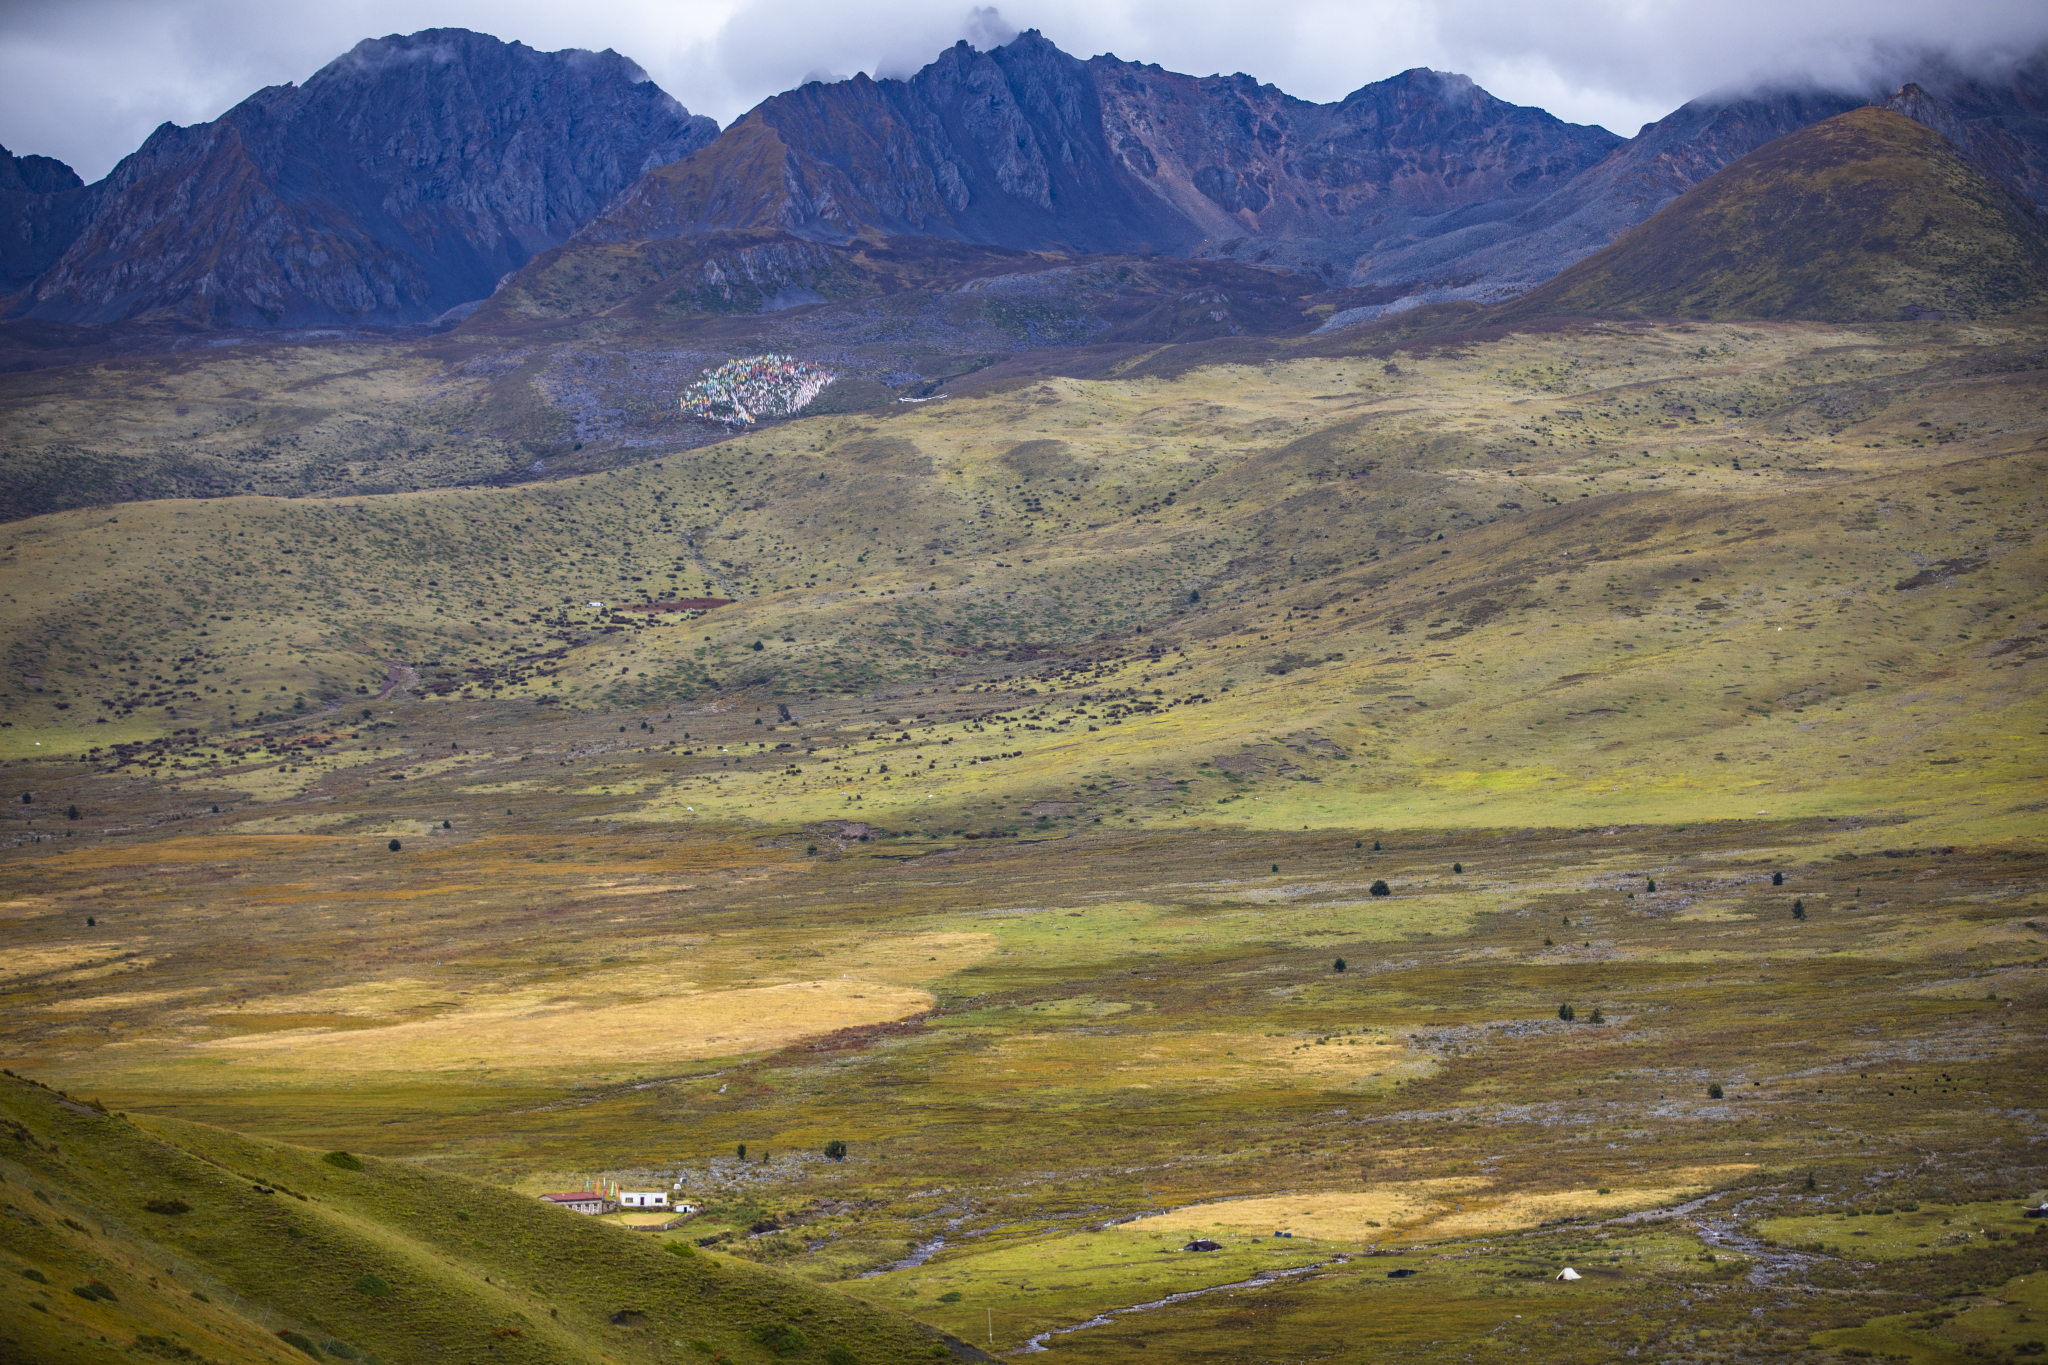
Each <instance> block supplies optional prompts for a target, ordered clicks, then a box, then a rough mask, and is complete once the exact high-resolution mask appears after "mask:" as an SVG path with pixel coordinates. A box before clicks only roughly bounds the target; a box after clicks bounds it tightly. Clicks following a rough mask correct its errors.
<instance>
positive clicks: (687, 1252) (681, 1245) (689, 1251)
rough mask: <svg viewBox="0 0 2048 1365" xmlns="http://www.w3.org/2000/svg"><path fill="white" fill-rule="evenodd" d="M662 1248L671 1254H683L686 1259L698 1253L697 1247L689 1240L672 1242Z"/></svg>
mask: <svg viewBox="0 0 2048 1365" xmlns="http://www.w3.org/2000/svg"><path fill="white" fill-rule="evenodd" d="M662 1250H663V1251H666V1252H667V1253H668V1254H669V1255H671V1256H681V1257H683V1258H684V1259H686V1260H687V1259H690V1258H692V1257H694V1256H696V1254H697V1248H695V1247H693V1246H691V1245H690V1244H689V1243H688V1242H670V1243H668V1244H667V1245H666V1246H664V1247H663V1248H662Z"/></svg>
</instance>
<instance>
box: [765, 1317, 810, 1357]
mask: <svg viewBox="0 0 2048 1365" xmlns="http://www.w3.org/2000/svg"><path fill="white" fill-rule="evenodd" d="M754 1340H756V1341H758V1342H760V1343H761V1344H762V1345H763V1346H766V1347H767V1348H768V1349H769V1350H770V1351H772V1352H773V1353H775V1354H776V1355H787V1354H788V1353H789V1352H791V1351H801V1350H802V1349H803V1348H804V1347H806V1346H808V1345H810V1338H808V1337H806V1336H805V1335H804V1334H803V1333H802V1332H799V1331H798V1330H797V1329H796V1328H795V1327H793V1326H791V1325H790V1324H789V1323H786V1322H764V1323H762V1324H761V1325H760V1326H759V1327H756V1328H755V1329H754Z"/></svg>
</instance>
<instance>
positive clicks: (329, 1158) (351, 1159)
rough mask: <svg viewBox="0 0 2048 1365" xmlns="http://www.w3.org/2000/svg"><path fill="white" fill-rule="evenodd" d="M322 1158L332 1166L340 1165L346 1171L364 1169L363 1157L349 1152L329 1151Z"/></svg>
mask: <svg viewBox="0 0 2048 1365" xmlns="http://www.w3.org/2000/svg"><path fill="white" fill-rule="evenodd" d="M320 1159H321V1160H322V1161H324V1162H326V1163H327V1164H328V1165H330V1166H339V1167H341V1169H342V1170H344V1171H360V1170H361V1169H363V1159H362V1158H361V1157H359V1156H350V1155H349V1154H348V1153H347V1152H329V1153H328V1154H327V1155H326V1156H323V1157H321V1158H320Z"/></svg>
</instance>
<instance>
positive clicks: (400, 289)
mask: <svg viewBox="0 0 2048 1365" xmlns="http://www.w3.org/2000/svg"><path fill="white" fill-rule="evenodd" d="M716 133H717V129H716V126H715V125H714V124H712V122H711V120H709V119H706V118H702V117H692V116H691V115H690V114H689V112H688V111H687V110H685V109H684V108H683V107H682V106H681V105H680V104H678V103H676V101H675V100H674V99H672V98H671V97H669V96H668V95H666V94H664V93H662V91H661V90H659V89H658V88H657V87H656V86H655V85H654V84H653V83H652V82H651V81H649V80H648V79H647V78H646V75H645V73H644V72H642V71H641V70H640V68H639V67H637V66H635V65H634V64H633V63H632V62H630V61H628V60H626V59H625V58H623V57H621V56H619V55H618V54H617V53H614V52H609V51H607V52H599V53H592V52H582V51H573V50H572V51H566V52H552V53H544V52H536V51H534V50H533V49H532V48H528V47H525V46H523V45H521V44H518V43H501V42H499V41H498V40H497V39H495V38H491V37H487V36H485V35H482V34H476V33H470V32H467V31H465V30H461V29H437V30H428V31H426V32H422V33H415V34H412V35H410V36H405V37H399V36H393V37H388V38H381V39H372V40H368V41H365V42H362V43H359V44H357V46H356V47H355V48H354V49H353V50H351V51H350V52H349V53H347V54H346V55H345V56H343V57H341V58H339V59H337V60H336V61H334V62H332V63H330V64H329V65H327V66H326V67H324V68H322V69H321V70H320V71H319V72H318V73H317V74H315V75H314V76H313V77H312V78H311V79H310V80H308V81H307V82H306V83H305V85H304V86H291V85H284V86H275V87H272V88H270V89H267V90H262V91H259V92H258V93H257V94H255V95H252V96H251V97H250V98H249V99H247V100H244V101H243V102H242V103H241V104H239V105H237V106H236V107H235V108H233V109H231V110H229V111H228V112H227V113H226V114H224V115H223V116H222V117H221V118H219V119H217V120H215V121H214V122H212V123H209V124H201V125H196V126H193V127H189V128H180V127H176V126H175V125H171V124H165V125H164V126H163V127H161V128H159V129H157V131H156V132H155V133H153V134H152V135H151V136H150V138H149V139H148V141H147V142H145V143H144V144H143V146H142V147H141V149H140V150H138V151H137V152H135V153H134V154H133V155H132V156H129V157H127V158H126V159H124V160H123V161H122V162H121V164H120V165H118V166H117V167H115V169H114V171H113V173H112V174H111V175H109V176H108V177H107V179H106V180H104V181H102V182H100V184H98V185H95V186H93V187H91V189H90V191H88V193H90V194H91V195H92V196H93V198H94V203H93V205H92V209H91V212H90V215H89V217H88V219H87V221H86V222H85V223H84V225H83V227H82V230H81V231H80V232H79V233H78V235H77V237H76V239H75V240H73V241H72V242H70V244H69V245H68V247H67V249H66V250H65V251H64V253H63V255H62V256H61V258H59V259H58V260H57V261H56V262H55V263H54V264H53V265H52V266H51V267H50V268H49V269H47V270H46V271H45V272H44V273H43V274H42V275H41V277H40V278H39V279H37V280H36V282H35V284H34V285H33V287H32V288H31V289H30V290H29V291H28V293H27V294H26V295H25V296H24V297H22V298H21V299H19V300H18V301H17V303H16V306H15V309H14V311H15V313H16V315H26V316H31V317H40V318H51V319H57V320H61V321H73V322H112V321H120V320H129V319H138V318H150V319H167V320H178V321H184V322H188V323H194V324H198V325H204V326H219V325H264V324H302V323H326V322H376V323H392V322H413V321H422V320H425V319H429V318H432V317H434V316H435V315H437V314H439V313H441V312H443V311H445V310H447V309H448V308H451V307H453V306H455V305H457V304H460V303H463V302H466V301H469V300H473V299H478V298H481V297H483V296H485V295H487V294H489V293H490V292H491V289H492V287H493V286H494V285H495V283H496V282H497V281H498V280H499V279H500V278H502V277H503V276H504V275H505V274H507V273H509V272H510V271H513V270H516V269H517V268H518V267H519V266H521V265H522V264H524V263H525V262H526V261H527V260H528V259H529V258H530V257H531V256H532V255H533V254H534V253H535V252H536V251H539V250H543V249H545V248H547V247H549V246H552V245H555V244H557V243H559V242H561V241H563V240H565V239H566V238H567V237H568V236H569V234H570V233H571V232H573V231H574V230H575V229H576V228H577V227H579V226H581V225H582V224H583V223H585V222H587V221H588V220H589V219H590V218H592V217H594V216H595V215H596V214H597V213H598V212H599V211H600V210H601V209H602V208H603V207H604V206H605V204H606V203H607V202H608V201H610V200H611V199H612V198H613V197H614V196H616V195H617V194H618V193H619V191H621V190H622V189H624V188H625V187H626V186H628V185H630V184H631V183H632V182H633V181H634V180H635V179H637V178H638V177H639V176H640V175H641V174H642V173H643V172H645V171H646V170H648V169H649V168H650V167H653V166H656V165H660V164H662V163H664V162H667V161H672V160H674V159H675V158H677V157H679V156H683V155H685V154H687V153H688V152H690V151H692V150H694V149H696V148H697V147H700V146H702V145H704V144H705V143H707V142H709V141H710V140H711V139H712V137H714V136H715V135H716Z"/></svg>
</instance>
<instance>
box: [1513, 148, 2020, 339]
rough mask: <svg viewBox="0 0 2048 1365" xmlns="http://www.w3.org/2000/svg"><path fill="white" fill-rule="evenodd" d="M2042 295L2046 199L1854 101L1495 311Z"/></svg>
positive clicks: (1962, 313) (1914, 314)
mask: <svg viewBox="0 0 2048 1365" xmlns="http://www.w3.org/2000/svg"><path fill="white" fill-rule="evenodd" d="M2044 298H2048V232H2044V230H2043V224H2042V219H2041V217H2040V216H2039V215H2038V213H2037V212H2036V211H2035V210H2034V209H2033V206H2032V205H2030V204H2028V203H2027V202H2026V201H2025V200H2023V199H2021V198H2019V197H2018V196H2017V195H2016V194H2013V193H2012V192H2010V191H2009V190H2007V189H2005V188H2004V187H2002V186H2000V185H1998V184H1995V183H1994V182H1992V181H1991V180H1990V179H1988V178H1987V177H1986V176H1985V175H1984V174H1983V173H1982V172H1981V171H1979V170H1978V169H1976V168H1975V167H1974V166H1972V165H1971V164H1970V163H1969V162H1968V161H1966V160H1965V159H1964V157H1963V156H1962V155H1961V154H1960V152H1959V150H1958V149H1957V148H1956V147H1955V145H1954V144H1952V143H1950V142H1949V141H1948V140H1947V139H1946V138H1944V137H1942V136H1941V134H1939V133H1937V132H1934V131H1933V130H1932V129H1929V128H1927V127H1924V126H1923V125H1921V124H1919V123H1917V122H1915V121H1913V120H1912V119H1909V118H1906V117H1905V116H1903V115H1901V114H1896V113H1892V112H1890V111H1888V110H1884V109H1856V110H1852V111H1850V112H1849V113H1846V114H1840V115H1837V116H1836V117H1834V118H1831V119H1829V120H1827V121H1826V122H1824V123H1819V124H1816V125H1814V126H1813V127H1811V128H1806V129H1803V130H1801V131H1799V132H1796V133H1791V134H1788V135H1787V136H1785V137H1782V138H1779V139H1778V140H1777V141H1775V142H1771V143H1769V144H1767V145H1765V146H1764V147H1762V148H1759V149H1758V150H1757V151H1754V152H1751V153H1750V154H1749V155H1748V156H1745V157H1743V158H1742V159H1741V160H1740V161H1737V162H1735V163H1734V164H1733V165H1731V166H1729V167H1727V168H1726V169H1724V170H1722V171H1720V172H1718V173H1717V174H1715V175H1714V176H1712V177H1710V178H1709V179H1707V180H1706V181H1704V182H1702V183H1701V184H1700V185H1699V186H1697V187H1696V188H1694V189H1692V190H1690V191H1688V192H1687V193H1685V194H1684V195H1681V196H1680V197H1679V198H1678V199H1676V200H1675V201H1673V202H1672V203H1671V204H1670V205H1668V206H1667V207H1665V208H1664V209H1662V210H1660V211H1659V212H1658V213H1657V214H1656V215H1655V216H1654V217H1652V218H1651V219H1650V220H1649V221H1648V222H1646V223H1644V224H1643V225H1642V226H1641V227H1639V228H1636V229H1635V230H1634V231H1632V232H1630V233H1629V234H1628V235H1627V236H1626V237H1624V238H1622V239H1621V240H1620V241H1619V242H1617V243H1615V244H1614V245H1613V246H1611V247H1609V248H1607V249H1606V250H1605V251H1602V252H1600V253H1599V254H1597V255H1594V256H1590V257H1588V258H1587V259H1586V260H1584V261H1581V262H1580V263H1579V264H1577V265H1575V266H1573V267H1572V268H1571V269H1569V270H1567V271H1565V272H1564V273H1563V274H1561V275H1559V276H1558V277H1557V278H1556V279H1554V280H1552V281H1551V282H1550V283H1548V284H1546V285H1544V286H1542V287H1541V288H1539V289H1537V290H1535V291H1533V292H1531V293H1529V294H1528V295H1526V296H1524V297H1523V298H1521V299H1520V300H1518V301H1516V302H1515V303H1512V304H1510V305H1508V306H1507V307H1505V308H1502V309H1499V310H1497V311H1496V312H1495V313H1493V314H1492V315H1491V320H1492V321H1494V322H1498V323H1513V322H1518V321H1522V320H1526V319H1531V318H1540V317H1549V316H1557V315H1564V316H1594V317H1684V318H1701V319H1706V318H1716V319H1733V318H1812V319H1822V320H1832V321H1881V320H1885V319H1894V320H1896V319H1899V318H1906V319H1913V318H1928V317H1949V316H1953V317H1962V318H1988V317H2000V316H2004V315H2007V314H2010V313H2013V312H2015V311H2017V310H2020V309H2023V308H2027V307H2029V306H2031V305H2034V304H2038V303H2039V302H2041V301H2042V300H2043V299H2044Z"/></svg>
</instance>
